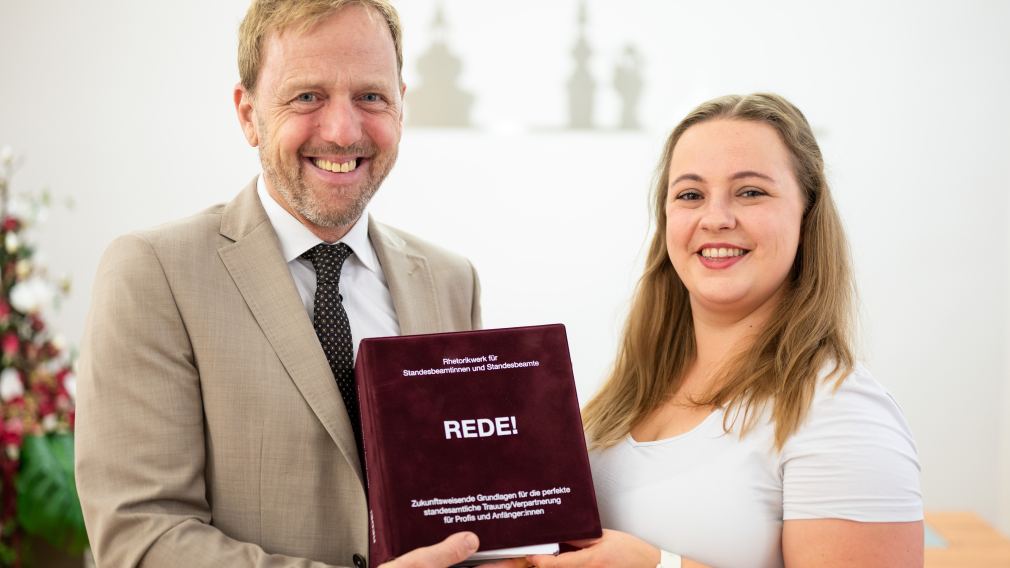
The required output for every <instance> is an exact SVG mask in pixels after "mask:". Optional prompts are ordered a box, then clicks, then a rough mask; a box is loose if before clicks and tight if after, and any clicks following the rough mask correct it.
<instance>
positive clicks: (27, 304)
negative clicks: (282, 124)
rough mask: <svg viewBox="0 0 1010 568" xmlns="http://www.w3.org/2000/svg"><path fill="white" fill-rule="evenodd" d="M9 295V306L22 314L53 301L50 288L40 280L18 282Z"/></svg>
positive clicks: (34, 310) (31, 279) (32, 279)
mask: <svg viewBox="0 0 1010 568" xmlns="http://www.w3.org/2000/svg"><path fill="white" fill-rule="evenodd" d="M9 234H10V233H8V235H9ZM10 295H11V306H14V309H16V310H17V311H19V312H21V313H23V314H30V313H33V312H37V311H39V310H40V309H42V307H43V306H48V305H49V304H50V302H52V301H53V289H52V286H50V285H49V283H48V282H46V281H45V280H43V279H41V278H29V279H28V280H24V281H21V282H18V283H17V284H15V285H14V286H12V287H11V292H10Z"/></svg>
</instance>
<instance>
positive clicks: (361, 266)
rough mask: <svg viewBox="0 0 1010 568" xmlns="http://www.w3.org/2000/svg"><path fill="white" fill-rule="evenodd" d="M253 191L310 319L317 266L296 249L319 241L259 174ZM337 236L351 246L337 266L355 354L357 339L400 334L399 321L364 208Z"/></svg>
mask: <svg viewBox="0 0 1010 568" xmlns="http://www.w3.org/2000/svg"><path fill="white" fill-rule="evenodd" d="M256 192H257V194H258V195H259V198H260V202H261V203H262V204H263V209H264V210H266V213H267V218H268V219H270V224H271V225H273V227H274V232H276V233H277V238H278V239H279V240H280V243H281V254H283V255H284V260H285V261H287V263H288V270H290V271H291V277H292V278H293V279H294V281H295V287H296V288H297V289H298V295H299V296H300V297H301V299H302V303H303V304H304V305H305V310H306V311H307V312H308V314H309V319H310V320H311V319H312V314H313V309H314V305H315V296H316V271H315V269H314V268H312V263H311V262H309V261H308V260H305V259H304V258H301V255H302V254H303V253H304V252H306V251H307V250H309V249H310V248H312V247H314V246H316V245H318V244H319V243H322V242H324V241H323V240H322V239H320V238H319V237H317V236H316V235H315V234H313V233H312V231H310V230H309V229H308V227H306V226H305V225H303V224H302V223H301V222H300V221H299V220H298V219H295V218H294V216H292V215H291V214H290V213H288V212H287V210H285V209H284V208H283V207H281V206H280V204H279V203H277V202H276V201H274V198H273V197H271V196H270V194H269V193H268V192H267V188H266V185H265V184H264V182H263V176H262V175H260V176H259V178H258V179H257V180H256ZM337 242H340V243H344V244H346V245H347V246H349V247H351V250H352V251H354V254H352V255H351V256H350V257H348V259H347V260H346V261H344V265H343V267H342V268H341V269H340V294H341V296H343V298H344V301H343V304H344V310H346V311H347V319H348V320H349V321H350V324H351V339H352V340H353V341H354V355H355V357H357V354H358V343H359V342H360V341H361V340H362V339H364V338H366V337H387V336H390V335H400V323H399V320H397V318H396V309H395V308H394V307H393V297H392V296H390V295H389V285H388V284H386V276H385V275H384V274H383V273H382V266H380V265H379V257H378V256H376V255H375V249H373V248H372V242H371V241H370V240H369V238H368V212H367V211H366V212H364V213H362V214H361V218H359V219H358V221H357V222H356V223H354V226H353V227H351V230H350V231H347V234H346V235H344V237H343V238H342V239H340V240H339V241H337ZM328 244H335V243H328Z"/></svg>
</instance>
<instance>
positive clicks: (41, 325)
mask: <svg viewBox="0 0 1010 568" xmlns="http://www.w3.org/2000/svg"><path fill="white" fill-rule="evenodd" d="M28 321H30V322H31V324H32V329H34V330H35V332H36V333H38V332H40V331H42V330H43V329H45V328H46V322H44V321H42V318H40V317H38V316H37V315H35V314H32V315H30V316H29V317H28Z"/></svg>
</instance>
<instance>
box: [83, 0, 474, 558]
mask: <svg viewBox="0 0 1010 568" xmlns="http://www.w3.org/2000/svg"><path fill="white" fill-rule="evenodd" d="M240 36H241V38H240V46H239V67H240V74H241V83H240V84H239V85H237V86H236V88H235V105H236V109H237V112H238V117H239V121H240V123H241V125H242V129H243V132H244V133H245V136H246V138H247V139H248V141H249V143H250V144H251V145H252V146H255V147H258V148H259V153H260V159H261V162H262V166H263V175H262V176H261V177H260V178H259V179H258V180H256V181H254V182H253V183H251V184H250V185H249V186H248V187H246V188H245V190H243V191H242V192H241V193H240V194H239V195H238V196H237V197H236V198H235V199H234V200H233V201H231V202H230V203H228V204H226V205H222V206H216V207H213V208H211V209H208V210H207V211H204V212H203V213H201V214H198V215H196V216H194V217H192V218H189V219H186V220H183V221H180V222H177V223H174V224H170V225H167V226H163V227H160V228H157V229H153V230H150V231H145V232H140V233H136V234H133V235H129V236H126V237H122V238H120V239H118V240H116V241H115V242H114V243H113V244H112V245H111V246H110V247H109V250H108V251H107V252H106V254H105V256H104V258H103V260H102V263H101V265H100V267H99V270H98V275H97V280H96V284H95V292H94V297H93V303H92V306H91V313H90V316H89V321H88V326H87V331H86V337H85V339H84V345H83V350H82V357H81V360H80V366H81V373H80V375H81V380H80V388H79V391H80V393H79V400H78V414H77V417H78V418H77V464H76V470H77V471H76V474H77V482H78V487H79V491H80V495H81V502H82V505H83V508H84V514H85V519H86V522H87V527H88V533H89V536H90V537H91V543H92V546H93V550H94V553H95V558H96V560H97V562H98V565H99V566H100V567H105V566H110V567H117V568H118V567H128V566H141V565H142V566H185V567H195V566H214V567H221V566H257V567H267V566H271V567H272V566H327V565H343V566H351V565H353V566H358V567H360V566H363V565H365V555H366V554H367V550H368V522H367V519H368V511H367V503H366V496H365V490H364V481H363V476H362V462H361V456H360V453H359V450H358V447H359V445H360V419H359V418H358V416H357V412H356V408H357V402H356V399H355V398H354V397H355V394H354V382H353V374H352V373H351V365H352V353H353V348H354V343H352V341H353V342H357V341H358V340H360V339H361V338H362V337H367V336H374V335H391V334H397V333H403V334H412V333H424V332H435V331H453V330H468V329H472V328H475V327H478V326H479V324H480V309H479V288H478V282H477V278H476V275H475V273H474V271H473V268H472V267H471V265H470V264H469V263H468V262H467V261H466V260H464V259H462V258H460V257H457V256H455V255H452V254H450V253H447V252H445V251H442V250H440V249H437V248H435V247H433V246H431V245H428V244H426V243H424V242H422V241H420V240H418V239H416V238H414V237H412V236H410V235H407V234H405V233H402V232H399V231H397V230H394V229H392V228H389V227H386V226H383V225H381V224H379V223H377V222H375V221H374V220H371V219H369V218H368V216H367V215H363V211H364V208H365V205H366V204H367V203H368V201H369V198H370V197H371V196H372V194H373V193H374V192H375V191H376V189H377V188H378V187H379V185H380V184H381V182H382V180H383V179H384V178H385V176H386V174H387V173H388V172H389V170H390V168H391V167H392V166H393V163H394V161H395V160H396V153H397V146H398V143H399V140H400V132H401V127H402V123H403V113H402V109H403V95H404V92H405V87H404V85H403V83H402V80H401V75H400V71H401V67H402V63H401V62H402V55H401V44H400V28H399V21H398V17H397V15H396V12H395V10H394V9H393V8H392V6H390V5H389V4H388V2H387V0H257V1H255V2H254V3H253V5H252V7H251V8H250V10H249V12H248V14H247V15H246V18H245V20H244V21H243V24H242V27H241V31H240ZM320 243H339V244H336V245H334V246H325V245H324V246H321V247H320V246H316V245H320ZM321 342H322V343H321ZM476 546H477V543H476V537H475V535H472V534H470V533H461V534H457V535H454V536H453V537H450V538H449V539H447V540H446V541H444V542H443V543H440V544H439V545H435V546H432V547H429V548H427V549H420V550H417V551H414V552H412V553H410V554H406V555H404V556H402V557H401V558H399V559H397V560H396V561H394V562H393V563H392V564H394V565H399V566H446V565H449V564H452V563H455V562H459V561H460V560H462V559H464V558H465V557H466V556H468V555H469V554H471V553H472V552H473V551H474V550H475V549H476Z"/></svg>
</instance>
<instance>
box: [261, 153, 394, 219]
mask: <svg viewBox="0 0 1010 568" xmlns="http://www.w3.org/2000/svg"><path fill="white" fill-rule="evenodd" d="M259 150H260V152H259V153H260V163H261V164H262V165H263V176H264V177H265V178H266V181H267V182H268V183H269V184H270V187H272V188H274V190H275V191H277V193H279V194H280V196H281V197H283V198H284V201H285V202H286V203H287V204H288V207H290V208H292V209H294V210H295V212H297V213H298V214H299V215H301V216H302V217H303V218H305V219H306V220H307V221H309V222H310V223H312V224H313V225H316V226H317V227H323V228H326V229H334V228H337V227H346V226H349V225H351V224H353V223H354V222H355V221H357V220H358V218H360V217H361V214H362V213H364V211H365V206H367V205H368V202H369V201H371V199H372V196H373V195H375V192H376V191H378V189H379V186H380V185H382V182H383V180H385V179H386V175H388V174H389V172H390V170H392V169H393V163H395V162H396V151H395V150H394V152H393V154H392V156H391V157H390V160H389V165H388V166H387V167H386V170H385V171H377V170H375V169H373V170H372V171H373V172H375V173H377V174H378V175H377V176H374V177H372V178H369V179H367V180H365V182H364V185H363V186H362V188H361V193H360V194H359V195H358V196H357V197H355V198H354V201H352V202H351V204H350V206H349V207H347V208H346V209H343V210H340V211H333V212H330V213H329V214H327V213H326V212H325V211H323V210H322V209H321V208H320V207H319V204H318V203H316V202H315V201H313V200H312V194H311V192H310V191H309V188H308V187H306V186H305V182H304V180H303V179H302V170H301V168H299V169H298V172H297V174H296V175H295V177H294V178H293V179H292V178H291V177H289V176H287V175H285V174H284V173H283V172H281V171H278V169H277V168H274V167H273V164H272V163H271V162H270V160H269V159H267V158H266V156H267V155H268V154H269V152H268V150H269V146H268V144H266V143H264V144H260V148H259ZM375 156H376V154H375V153H372V163H371V164H370V165H371V166H372V167H375V166H379V167H381V166H383V165H385V164H379V163H377V161H376V160H375V159H374V158H375Z"/></svg>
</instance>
